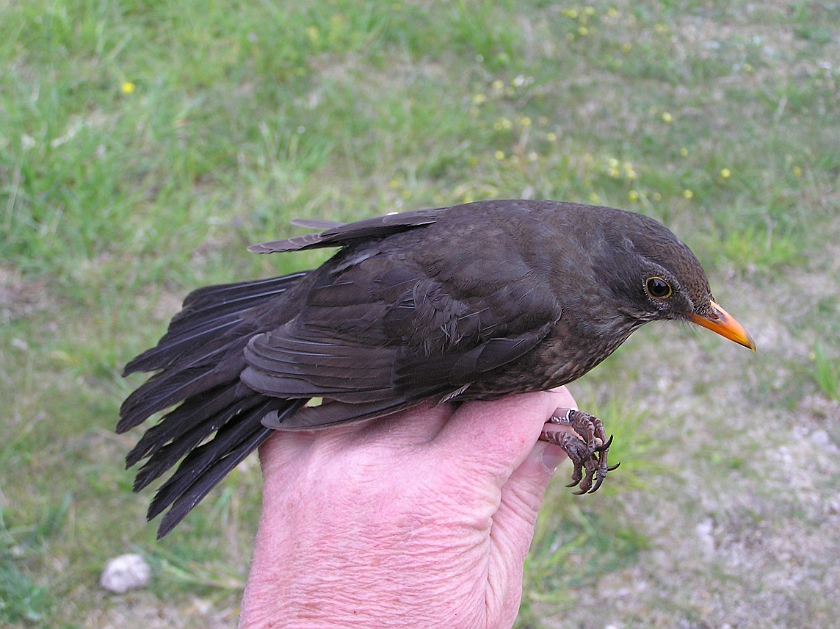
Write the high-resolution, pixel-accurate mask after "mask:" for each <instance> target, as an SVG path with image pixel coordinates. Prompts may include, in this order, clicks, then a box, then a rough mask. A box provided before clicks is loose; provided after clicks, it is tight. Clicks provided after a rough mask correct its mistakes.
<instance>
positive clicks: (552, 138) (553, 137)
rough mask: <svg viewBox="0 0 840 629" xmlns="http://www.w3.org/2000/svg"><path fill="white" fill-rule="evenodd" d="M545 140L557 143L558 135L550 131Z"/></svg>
mask: <svg viewBox="0 0 840 629" xmlns="http://www.w3.org/2000/svg"><path fill="white" fill-rule="evenodd" d="M545 139H546V140H548V141H549V142H556V141H557V134H556V133H553V132H551V131H549V132H548V133H546V134H545Z"/></svg>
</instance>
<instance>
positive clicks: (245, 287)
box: [117, 200, 755, 537]
mask: <svg viewBox="0 0 840 629" xmlns="http://www.w3.org/2000/svg"><path fill="white" fill-rule="evenodd" d="M297 224H298V225H301V226H304V227H309V228H319V229H324V231H321V232H320V233H310V234H307V235H304V236H298V237H295V238H290V239H288V240H279V241H276V242H268V243H264V244H260V245H255V246H253V247H251V248H250V250H251V251H253V252H257V253H275V252H286V251H300V250H304V249H315V248H320V247H340V249H339V251H338V252H337V253H336V254H335V255H334V256H333V257H332V258H330V259H329V260H328V261H327V262H325V263H324V264H323V265H321V266H320V267H319V268H317V269H314V270H311V271H305V272H300V273H293V274H291V275H286V276H284V277H277V278H271V279H263V280H256V281H246V282H239V283H235V284H223V285H219V286H209V287H205V288H200V289H198V290H196V291H193V292H192V293H190V294H189V295H188V296H187V297H186V299H185V300H184V304H183V309H182V310H181V311H180V312H179V313H178V314H177V315H175V317H174V318H173V319H172V322H171V323H170V325H169V329H168V331H167V333H166V335H165V336H164V337H163V338H162V339H161V340H160V342H159V343H158V345H157V346H156V347H154V348H151V349H149V350H147V351H146V352H144V353H143V354H141V355H140V356H138V357H137V358H135V359H134V360H132V361H131V362H130V363H129V364H128V365H127V366H126V368H125V372H124V375H127V374H130V373H133V372H137V371H143V372H156V373H155V374H154V375H153V376H152V377H151V378H149V379H148V381H146V383H145V384H143V385H141V386H140V387H139V388H138V389H137V390H136V391H134V392H133V393H132V394H131V395H130V396H129V397H128V398H127V399H126V400H125V402H124V403H123V405H122V408H121V409H120V417H121V419H120V422H119V424H118V426H117V432H120V433H122V432H125V431H127V430H129V429H130V428H132V427H134V426H137V425H138V424H140V423H142V422H143V421H145V420H146V419H147V418H149V417H150V416H151V415H153V414H155V413H157V412H159V411H163V410H165V409H167V408H169V407H172V406H174V405H176V404H179V403H180V405H179V406H177V407H176V408H174V410H170V411H169V412H168V413H167V414H166V415H165V416H164V417H163V418H162V419H161V420H160V422H159V423H158V424H156V425H155V426H153V427H152V428H150V429H149V430H147V431H146V433H145V434H144V435H143V437H142V438H141V439H140V441H139V442H138V443H137V445H136V446H135V447H134V449H133V450H131V452H130V453H129V454H128V456H127V459H126V463H127V466H128V467H130V466H132V465H134V464H135V463H137V462H138V461H140V460H141V459H145V458H147V459H148V460H147V461H146V462H145V464H144V465H143V467H142V468H141V469H140V471H139V472H138V474H137V478H136V481H135V484H134V490H135V491H139V490H141V489H142V488H144V487H146V486H147V485H148V484H149V483H150V482H152V481H153V480H155V479H156V478H158V477H160V476H161V475H162V474H163V473H165V472H166V471H167V470H168V469H169V468H171V467H173V466H174V465H175V464H176V463H177V462H178V461H181V463H180V465H179V466H178V468H177V470H176V471H175V472H174V473H173V474H172V475H171V476H170V477H169V479H168V480H167V481H166V482H165V483H163V485H162V486H161V487H160V489H159V490H158V492H157V494H156V495H155V497H154V499H153V500H152V503H151V505H150V507H149V511H148V517H149V519H152V518H154V517H155V516H157V515H158V514H160V513H161V512H163V511H164V510H165V509H166V508H167V507H170V506H171V508H170V509H169V511H168V512H167V513H166V515H165V516H164V517H163V519H162V521H161V524H160V527H159V529H158V537H162V536H164V535H166V534H167V533H168V532H169V531H171V530H172V528H173V527H174V526H175V525H176V524H177V523H178V522H180V521H181V520H182V519H183V518H184V516H185V515H186V514H187V513H188V512H189V511H190V510H191V509H192V508H193V507H194V506H195V505H196V504H197V503H198V502H199V501H200V500H201V499H202V498H203V497H204V496H205V495H206V494H207V493H208V492H209V491H210V489H211V488H212V487H213V486H214V485H216V484H217V483H218V482H219V481H220V480H221V479H222V478H223V477H224V476H225V475H226V474H227V473H228V472H230V470H232V469H233V468H234V467H235V466H236V465H237V464H238V463H239V462H240V461H242V459H243V458H244V457H246V456H247V455H248V454H249V453H250V452H252V451H253V450H254V449H256V448H257V447H258V446H259V445H260V444H261V443H262V442H263V441H265V440H266V439H267V438H268V437H269V435H271V434H272V432H273V431H275V430H309V429H314V428H322V427H326V426H334V425H336V424H342V423H345V422H351V421H357V420H364V419H369V418H373V417H381V416H383V415H387V414H390V413H394V412H396V411H399V410H401V409H405V408H408V407H411V406H414V405H416V404H419V403H422V402H427V401H431V402H433V403H459V402H461V401H467V400H490V399H495V398H499V397H502V396H505V395H508V394H511V393H524V392H528V391H543V390H546V389H550V388H553V387H557V386H559V385H562V384H566V383H568V382H571V381H572V380H575V379H576V378H579V377H580V376H582V375H583V374H585V373H586V372H587V371H589V370H590V369H592V368H593V367H595V366H596V365H597V364H598V363H600V362H601V361H602V360H604V359H605V358H606V357H607V356H609V355H610V354H611V353H612V352H613V351H614V350H615V349H616V348H617V347H618V346H619V345H621V343H622V342H624V341H625V340H626V339H627V337H628V336H630V334H631V333H632V332H633V331H634V330H636V329H637V328H639V327H640V326H642V325H644V324H645V323H647V322H648V321H654V320H661V319H675V320H682V321H691V322H693V323H696V324H699V325H701V326H703V327H705V328H708V329H710V330H713V331H714V332H717V333H718V334H720V335H722V336H724V337H726V338H728V339H731V340H733V341H735V342H737V343H740V344H741V345H744V346H746V347H749V348H751V349H755V345H754V344H753V341H752V339H751V338H750V336H749V334H747V332H746V330H744V328H743V327H741V325H740V324H738V323H737V322H736V321H735V320H734V319H733V318H732V317H731V316H729V315H728V314H727V313H726V312H725V311H724V310H723V308H721V307H720V306H718V305H717V304H716V303H715V302H714V301H713V299H712V295H711V292H710V289H709V283H708V280H707V279H706V275H705V273H704V272H703V269H702V267H701V266H700V263H699V261H698V260H697V258H696V257H695V256H694V254H693V253H692V252H691V250H690V249H689V248H688V247H687V246H686V245H685V244H683V243H682V242H681V241H680V240H679V239H678V238H677V237H676V236H674V234H672V233H671V232H670V231H668V229H666V228H665V227H664V226H663V225H661V224H660V223H658V222H656V221H655V220H653V219H651V218H648V217H646V216H642V215H640V214H635V213H632V212H626V211H623V210H617V209H612V208H606V207H593V206H585V205H577V204H573V203H561V202H555V201H517V200H505V201H482V202H477V203H468V204H465V205H457V206H453V207H448V208H439V209H427V210H420V211H415V212H407V213H403V214H389V215H386V216H382V217H379V218H373V219H369V220H363V221H359V222H356V223H350V224H342V223H329V222H325V221H308V220H307V221H298V222H297ZM313 398H323V399H324V400H325V403H322V404H320V405H307V402H309V401H310V400H312V399H313ZM327 401H328V403H327ZM550 422H554V423H557V424H565V425H566V426H569V427H570V428H571V429H572V430H573V433H570V432H554V431H550V430H545V431H544V432H543V434H542V436H541V439H543V440H546V441H550V442H553V443H556V444H558V445H559V446H561V447H562V448H563V449H564V450H566V452H567V453H568V454H569V457H570V458H571V460H572V462H573V464H574V471H573V476H572V486H573V485H575V484H579V485H580V492H581V493H585V492H587V491H595V490H596V489H597V488H598V487H599V486H600V484H601V482H602V481H603V479H604V477H605V476H606V474H607V472H608V471H610V470H611V469H613V468H610V467H608V465H607V452H608V449H609V445H610V441H611V439H610V440H607V439H606V436H605V434H604V429H603V425H602V424H601V422H600V421H599V420H598V419H597V418H595V417H592V416H591V415H588V414H586V413H583V412H580V411H575V410H570V409H558V412H557V413H555V416H554V417H553V418H552V419H551V420H550ZM214 433H215V435H214ZM211 436H212V439H211Z"/></svg>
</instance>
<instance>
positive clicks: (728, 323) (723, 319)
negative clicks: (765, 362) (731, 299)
mask: <svg viewBox="0 0 840 629" xmlns="http://www.w3.org/2000/svg"><path fill="white" fill-rule="evenodd" d="M712 310H713V311H714V312H713V313H712V314H711V315H710V316H708V317H701V316H700V315H696V314H693V315H690V316H689V318H690V319H691V321H692V322H693V323H696V324H697V325H700V326H703V327H704V328H708V329H709V330H711V331H712V332H716V333H717V334H720V335H721V336H722V337H723V338H725V339H729V340H730V341H735V342H736V343H738V344H739V345H743V346H744V347H749V348H750V349H751V350H752V351H755V343H754V342H753V340H752V337H751V336H750V335H749V332H747V331H746V330H745V329H744V326H742V325H741V324H740V323H738V322H737V321H735V319H734V318H733V317H732V316H731V315H730V314H729V313H728V312H726V310H724V309H723V308H721V307H720V306H718V305H717V304H716V303H715V302H712Z"/></svg>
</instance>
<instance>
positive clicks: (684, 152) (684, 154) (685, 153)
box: [680, 147, 688, 157]
mask: <svg viewBox="0 0 840 629" xmlns="http://www.w3.org/2000/svg"><path fill="white" fill-rule="evenodd" d="M680 155H682V156H683V157H687V156H688V149H687V148H685V147H682V148H681V149H680Z"/></svg>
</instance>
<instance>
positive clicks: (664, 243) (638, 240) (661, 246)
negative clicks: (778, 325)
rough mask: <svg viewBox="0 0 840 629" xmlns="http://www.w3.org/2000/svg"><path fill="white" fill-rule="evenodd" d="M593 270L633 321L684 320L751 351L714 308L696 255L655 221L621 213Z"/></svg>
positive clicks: (744, 335) (744, 336)
mask: <svg viewBox="0 0 840 629" xmlns="http://www.w3.org/2000/svg"><path fill="white" fill-rule="evenodd" d="M616 218H617V219H618V221H617V222H618V223H620V228H619V229H611V230H610V231H609V232H608V233H607V234H606V236H607V238H606V241H607V243H608V244H607V248H608V249H609V252H606V251H605V254H606V255H604V256H603V257H601V258H600V261H599V262H598V264H597V265H596V269H597V270H598V271H599V274H601V277H603V278H605V282H606V283H607V284H608V285H609V287H610V289H611V291H612V293H613V296H614V297H615V298H616V301H617V302H618V303H620V304H621V306H620V311H621V313H622V315H624V316H626V317H628V318H631V319H633V320H636V321H639V322H641V323H644V322H647V321H655V320H663V319H672V320H683V321H690V322H691V323H695V324H697V325H700V326H702V327H704V328H707V329H709V330H712V331H713V332H715V333H717V334H720V335H721V336H723V337H724V338H727V339H729V340H731V341H734V342H736V343H738V344H740V345H743V346H744V347H748V348H750V349H751V350H753V351H755V343H754V342H753V340H752V338H751V337H750V335H749V333H748V332H747V331H746V330H745V329H744V327H743V326H742V325H741V324H740V323H738V322H737V321H736V320H735V319H734V318H733V317H732V316H731V315H729V314H728V313H727V312H726V311H725V310H724V309H723V308H721V307H720V306H719V305H718V304H716V303H715V301H714V298H713V297H712V292H711V289H710V288H709V280H708V279H707V278H706V273H705V271H703V267H702V266H701V265H700V261H699V260H698V259H697V256H695V255H694V253H693V252H692V251H691V249H689V248H688V247H687V246H686V245H685V244H684V243H683V242H682V241H681V240H680V239H679V238H677V237H676V236H675V235H674V234H673V233H671V232H670V231H669V230H668V229H667V228H666V227H664V226H663V225H661V224H660V223H658V222H657V221H655V220H653V219H650V218H648V217H645V216H642V215H640V214H633V213H630V212H621V213H620V214H619V215H617V216H616Z"/></svg>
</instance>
